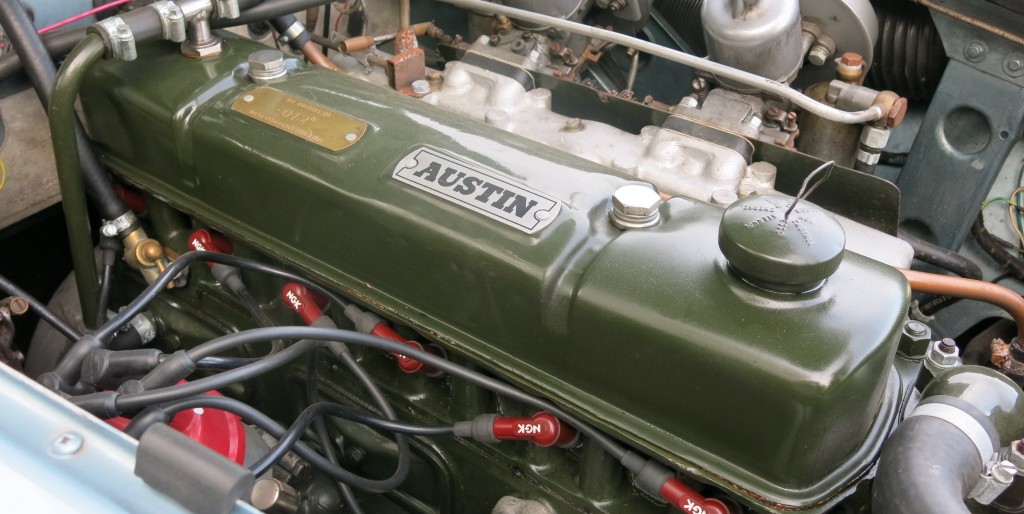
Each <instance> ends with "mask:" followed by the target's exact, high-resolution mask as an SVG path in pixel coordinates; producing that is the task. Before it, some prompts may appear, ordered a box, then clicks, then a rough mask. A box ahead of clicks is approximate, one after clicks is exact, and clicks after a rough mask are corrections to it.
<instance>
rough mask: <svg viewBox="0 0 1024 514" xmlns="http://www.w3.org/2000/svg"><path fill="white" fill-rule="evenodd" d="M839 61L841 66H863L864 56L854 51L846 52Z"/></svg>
mask: <svg viewBox="0 0 1024 514" xmlns="http://www.w3.org/2000/svg"><path fill="white" fill-rule="evenodd" d="M839 63H840V64H842V65H843V66H850V67H852V68H860V67H861V66H864V58H863V57H861V55H860V54H858V53H856V52H846V53H844V54H843V56H842V57H840V58H839Z"/></svg>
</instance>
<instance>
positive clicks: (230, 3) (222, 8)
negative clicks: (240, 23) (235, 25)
mask: <svg viewBox="0 0 1024 514" xmlns="http://www.w3.org/2000/svg"><path fill="white" fill-rule="evenodd" d="M213 12H214V14H216V16H217V17H218V18H222V19H228V20H233V19H235V18H237V17H239V16H241V14H242V12H241V9H239V7H238V0H215V1H214V2H213Z"/></svg>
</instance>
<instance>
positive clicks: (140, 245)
mask: <svg viewBox="0 0 1024 514" xmlns="http://www.w3.org/2000/svg"><path fill="white" fill-rule="evenodd" d="M121 242H122V243H123V244H124V260H125V262H127V263H128V265H129V266H131V267H132V268H135V269H137V270H139V272H140V273H142V276H143V277H144V278H145V279H146V282H148V283H153V281H154V280H156V278H157V276H159V275H160V273H161V272H162V271H163V270H164V269H166V268H167V262H168V259H167V254H166V253H165V252H164V247H163V245H161V244H160V242H159V241H157V240H156V239H151V238H149V236H147V235H146V231H145V230H143V229H142V228H141V227H140V228H136V229H135V230H133V231H131V232H129V233H127V234H125V236H124V237H123V238H121ZM167 287H168V289H170V288H173V287H174V282H173V281H172V282H169V283H168V284H167Z"/></svg>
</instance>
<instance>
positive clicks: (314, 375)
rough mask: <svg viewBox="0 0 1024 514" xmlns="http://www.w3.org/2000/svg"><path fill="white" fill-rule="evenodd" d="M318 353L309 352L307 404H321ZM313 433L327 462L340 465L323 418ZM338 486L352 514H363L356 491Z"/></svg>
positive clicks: (307, 362) (307, 360) (345, 485)
mask: <svg viewBox="0 0 1024 514" xmlns="http://www.w3.org/2000/svg"><path fill="white" fill-rule="evenodd" d="M318 356H319V353H318V352H309V353H308V354H307V355H306V404H307V405H313V404H315V403H319V402H320V394H319V392H318V390H319V386H318V383H319V381H320V378H319V376H320V373H319V372H318V371H317V362H318V360H317V359H318ZM313 431H314V432H316V435H317V438H318V439H319V440H320V451H321V453H323V454H324V456H325V457H327V460H328V461H330V462H331V464H334V465H337V464H338V456H337V455H335V454H334V447H333V446H332V444H331V434H330V432H329V431H328V430H327V423H326V422H325V421H324V418H323V417H317V418H316V419H315V420H313ZM336 483H337V484H338V491H339V492H340V493H341V497H342V499H344V500H345V506H347V507H348V510H349V511H350V512H352V514H363V509H362V508H361V507H360V506H359V499H358V498H356V494H355V491H353V490H352V488H351V487H349V486H348V484H345V483H343V482H336Z"/></svg>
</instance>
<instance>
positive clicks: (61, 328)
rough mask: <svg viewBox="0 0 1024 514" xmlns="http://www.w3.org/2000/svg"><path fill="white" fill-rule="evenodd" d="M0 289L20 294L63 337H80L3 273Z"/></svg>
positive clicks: (0, 277) (13, 294) (11, 293)
mask: <svg viewBox="0 0 1024 514" xmlns="http://www.w3.org/2000/svg"><path fill="white" fill-rule="evenodd" d="M0 290H2V291H3V292H5V293H7V294H9V295H12V296H20V297H22V298H24V299H25V300H26V301H27V302H28V305H29V307H31V308H32V310H33V311H35V313H36V315H37V316H39V318H40V319H42V320H43V321H45V322H46V323H48V324H49V325H50V326H51V327H53V328H54V329H56V330H57V332H60V333H61V334H62V335H63V336H64V337H66V338H68V339H70V340H72V341H77V340H79V339H81V338H82V334H80V333H78V331H77V330H75V329H74V328H73V327H72V326H71V325H69V324H68V322H66V321H64V320H63V319H61V318H60V316H57V315H56V314H54V313H53V311H51V310H50V309H49V308H47V307H46V305H43V302H40V301H39V300H37V299H36V297H34V296H32V295H30V294H28V292H27V291H25V290H24V289H22V288H20V287H18V286H17V284H15V283H14V282H11V281H10V280H9V279H8V278H7V277H5V276H3V275H0Z"/></svg>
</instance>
